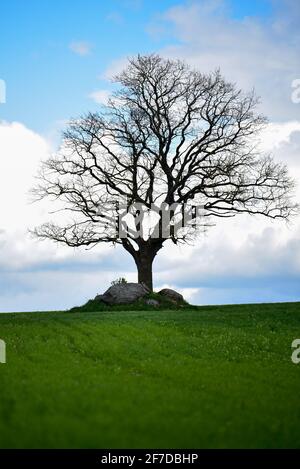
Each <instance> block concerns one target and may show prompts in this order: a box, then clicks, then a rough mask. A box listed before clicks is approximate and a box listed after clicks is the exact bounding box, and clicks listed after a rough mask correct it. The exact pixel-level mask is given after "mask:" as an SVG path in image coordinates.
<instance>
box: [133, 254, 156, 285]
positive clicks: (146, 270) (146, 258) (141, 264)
mask: <svg viewBox="0 0 300 469" xmlns="http://www.w3.org/2000/svg"><path fill="white" fill-rule="evenodd" d="M154 257H155V254H153V253H152V252H151V251H144V250H143V251H140V252H138V254H137V256H136V259H135V263H136V266H137V270H138V282H139V283H144V284H145V285H146V286H147V287H148V288H149V289H150V290H151V291H152V290H153V274H152V265H153V261H154Z"/></svg>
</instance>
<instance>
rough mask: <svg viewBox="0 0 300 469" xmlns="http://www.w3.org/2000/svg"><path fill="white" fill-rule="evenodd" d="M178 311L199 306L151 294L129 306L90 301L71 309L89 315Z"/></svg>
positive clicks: (73, 311) (72, 311)
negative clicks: (120, 312) (109, 312)
mask: <svg viewBox="0 0 300 469" xmlns="http://www.w3.org/2000/svg"><path fill="white" fill-rule="evenodd" d="M146 300H155V301H157V302H158V303H159V305H158V306H153V305H148V304H147V303H146ZM167 309H170V310H176V309H197V306H191V305H189V304H188V303H187V302H186V301H182V302H180V303H177V304H175V303H173V302H172V301H171V300H170V299H168V298H167V297H165V296H163V295H159V294H158V293H155V292H153V293H149V294H148V295H146V296H145V297H144V298H141V299H140V300H138V301H136V302H134V303H131V304H128V305H113V306H109V305H106V304H105V303H104V302H102V301H98V300H89V301H88V302H87V303H86V304H85V305H83V306H75V307H74V308H72V309H70V310H69V312H71V313H88V312H97V311H98V312H101V311H103V312H105V311H107V312H108V311H157V310H167Z"/></svg>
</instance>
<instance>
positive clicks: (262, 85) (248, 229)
mask: <svg viewBox="0 0 300 469" xmlns="http://www.w3.org/2000/svg"><path fill="white" fill-rule="evenodd" d="M2 3H3V4H1V19H2V21H1V30H0V84H1V85H0V161H1V172H0V206H1V219H0V311H2V312H3V311H32V310H47V309H61V308H67V307H71V306H74V305H76V304H82V303H84V302H85V301H86V300H87V299H89V298H90V297H93V296H95V295H96V294H97V293H99V292H102V291H103V290H105V289H106V288H107V287H108V286H109V284H110V282H111V280H113V279H115V278H117V277H119V276H126V277H127V278H128V279H129V280H133V281H135V280H136V273H135V266H134V264H133V261H132V260H131V258H130V257H129V256H128V255H127V254H126V253H123V252H122V250H120V249H119V248H114V247H108V246H99V248H97V249H94V250H90V251H85V250H77V251H74V250H72V249H70V248H65V247H57V246H55V245H53V244H51V243H50V242H49V243H48V242H44V243H40V242H37V241H36V240H33V239H32V238H31V237H30V235H29V234H28V228H30V227H33V226H35V225H36V224H39V223H40V222H41V221H44V220H47V219H49V215H48V210H49V207H47V206H44V205H43V206H41V205H36V204H34V205H32V204H31V203H29V202H30V200H29V196H28V190H29V188H30V187H31V186H32V185H33V181H34V175H35V174H36V171H37V168H38V165H39V162H40V161H41V160H43V159H45V158H47V155H48V154H49V153H51V152H53V151H55V149H56V148H57V145H58V144H59V139H60V132H61V130H62V128H63V127H64V125H65V123H66V122H67V121H68V119H69V118H70V117H75V116H78V115H80V114H82V113H84V112H86V111H88V110H91V111H94V110H97V108H98V106H99V103H101V102H103V101H105V99H106V98H107V96H108V94H109V92H110V90H111V84H110V82H109V78H110V77H111V76H112V75H113V74H114V73H115V72H117V71H119V70H121V69H122V68H123V67H124V65H125V64H126V57H128V56H132V55H135V54H137V53H149V52H158V53H160V54H162V55H163V56H166V57H171V58H181V59H185V60H186V61H187V62H188V63H190V64H191V65H193V66H194V67H197V68H198V69H200V70H201V71H204V72H205V71H211V70H214V69H216V68H217V67H220V68H221V71H222V73H223V74H224V75H225V76H226V78H228V79H230V80H232V81H234V82H236V83H237V84H238V86H239V87H241V88H243V89H245V90H248V89H251V88H253V87H254V88H255V89H256V92H257V93H258V94H259V95H260V96H261V110H262V111H263V112H264V113H265V114H266V115H267V117H268V118H269V125H268V127H267V128H266V130H265V132H264V134H263V135H262V146H263V147H264V149H265V151H267V152H270V153H272V154H273V155H274V158H276V159H278V160H281V161H283V162H285V163H286V164H288V165H289V168H290V171H291V174H292V175H293V176H294V177H295V178H296V180H297V181H299V178H300V158H299V157H300V29H299V22H300V3H299V0H249V1H247V0H245V1H243V2H241V1H240V0H228V1H226V0H207V1H205V0H194V1H180V0H179V1H175V0H165V1H152V0H112V1H110V2H104V1H101V0H85V1H83V0H73V1H72V2H70V1H69V0H43V1H40V0H26V2H24V1H23V0H10V1H9V2H2ZM297 80H298V81H297ZM4 82H5V84H6V95H5V87H4ZM3 101H6V102H5V103H4V102H3ZM296 197H297V198H298V199H300V190H299V188H298V189H297V194H296ZM50 209H51V208H50ZM154 270H155V277H154V281H155V287H156V288H160V287H162V286H170V287H173V288H176V289H178V290H180V291H182V292H183V293H184V294H185V296H186V297H187V298H188V299H189V300H190V301H192V302H194V303H197V304H223V303H248V302H270V301H297V300H298V301H299V300H300V219H299V218H295V219H294V220H292V221H291V222H290V223H289V224H288V225H287V224H286V223H284V222H278V221H277V222H271V221H268V220H265V219H260V218H259V219H256V218H250V217H247V216H243V217H241V218H239V219H237V218H236V219H234V220H230V221H222V222H221V223H219V224H218V225H217V226H216V227H213V228H211V229H210V231H209V232H208V233H207V234H206V235H205V236H203V237H202V238H200V239H199V240H198V242H197V244H195V245H194V246H189V247H180V248H175V247H173V246H167V247H166V248H165V249H164V250H163V251H161V253H160V254H159V257H158V258H157V260H156V262H155V265H154Z"/></svg>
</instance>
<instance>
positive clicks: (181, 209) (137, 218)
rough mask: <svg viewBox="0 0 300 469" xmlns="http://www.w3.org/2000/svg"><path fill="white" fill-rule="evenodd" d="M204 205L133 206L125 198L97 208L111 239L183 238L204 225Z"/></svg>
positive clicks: (162, 204)
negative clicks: (184, 233)
mask: <svg viewBox="0 0 300 469" xmlns="http://www.w3.org/2000/svg"><path fill="white" fill-rule="evenodd" d="M203 213H204V206H203V205H195V204H194V205H192V204H179V203H173V204H168V203H166V202H162V203H160V204H157V203H156V204H154V203H153V204H151V205H150V206H147V205H145V204H143V203H139V202H134V203H130V202H128V201H127V199H126V197H125V198H120V199H119V200H115V201H107V202H105V203H102V204H99V205H98V207H97V212H96V214H97V216H98V217H100V219H101V220H102V223H104V224H105V228H106V229H107V230H109V232H110V236H113V237H117V238H119V239H124V238H128V237H131V238H135V239H136V238H138V237H145V236H146V237H150V238H156V239H157V238H161V237H162V238H179V237H180V236H182V234H183V232H184V231H190V230H196V229H197V228H199V227H200V226H202V225H203V224H204V223H203Z"/></svg>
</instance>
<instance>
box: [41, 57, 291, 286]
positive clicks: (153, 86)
mask: <svg viewBox="0 0 300 469" xmlns="http://www.w3.org/2000/svg"><path fill="white" fill-rule="evenodd" d="M115 81H116V83H118V84H119V86H118V90H117V91H116V92H114V93H113V94H112V97H111V98H110V100H109V102H108V104H107V105H106V106H102V108H101V111H100V112H99V113H94V114H88V115H86V116H84V117H82V118H80V119H78V120H73V121H72V122H71V123H70V125H69V127H68V129H67V131H66V132H65V133H64V139H63V144H62V146H61V149H60V150H59V152H58V153H57V154H56V155H55V156H53V157H51V158H50V159H49V160H48V161H46V162H45V163H44V164H43V166H42V168H41V173H40V182H39V184H38V185H37V187H36V188H35V189H34V191H35V194H36V195H37V197H38V198H39V199H42V198H46V197H52V198H54V199H59V200H60V201H62V203H63V207H64V209H65V210H66V211H71V213H73V215H74V216H72V219H71V220H69V221H68V222H67V221H66V222H65V224H64V226H58V225H56V224H53V223H48V224H44V225H42V226H41V227H39V228H36V229H35V234H36V235H37V236H38V237H39V238H42V239H51V240H54V241H56V242H58V243H65V244H67V245H68V246H73V247H78V246H90V247H92V246H95V245H97V244H98V243H103V242H108V243H111V242H112V243H117V244H121V245H122V246H123V247H124V249H126V251H128V252H129V253H130V254H131V255H132V256H133V259H134V261H135V263H136V266H137V269H138V280H139V282H143V283H145V284H146V285H147V286H148V287H150V288H151V289H152V287H153V281H152V265H153V261H154V259H155V256H156V254H157V253H158V251H159V250H160V249H161V248H162V247H163V245H164V243H165V241H166V240H167V239H171V240H172V241H173V242H174V243H177V242H178V241H183V242H184V241H187V240H188V239H189V236H190V235H191V233H192V232H193V233H194V234H195V233H198V232H199V231H197V229H196V227H195V224H194V223H191V224H190V225H189V226H188V228H187V227H185V228H184V229H183V230H175V229H174V225H176V226H177V227H178V223H179V224H180V223H181V221H182V220H180V215H179V218H178V213H179V212H178V213H177V214H175V210H174V204H175V206H183V205H184V204H191V205H192V206H193V207H198V206H201V207H202V218H201V219H202V226H206V225H209V224H210V220H213V219H214V218H216V217H232V216H235V215H237V214H242V213H248V214H260V215H264V216H266V217H270V218H283V219H287V218H289V216H290V215H291V214H292V213H293V211H294V209H295V205H294V204H293V202H292V199H291V194H292V189H293V181H292V180H291V179H290V178H289V176H288V173H287V169H286V167H285V166H284V165H282V164H278V163H275V162H274V161H273V160H272V158H271V157H270V156H268V155H263V154H261V153H260V152H259V151H258V149H257V139H258V136H259V133H260V131H261V129H262V127H263V126H264V124H265V122H266V120H265V118H264V117H263V116H261V115H259V113H258V112H257V104H258V100H257V98H256V97H255V94H254V92H251V93H248V94H245V93H243V92H242V91H241V90H239V89H237V87H236V86H235V85H233V84H231V83H228V82H227V81H226V80H225V79H224V78H223V77H222V76H221V74H220V72H219V71H217V72H214V73H211V74H202V73H200V72H198V71H195V70H192V69H191V68H190V67H188V66H187V65H186V64H185V63H183V62H181V61H173V60H166V59H164V58H161V57H160V56H158V55H147V56H138V57H135V58H133V59H131V60H130V61H129V64H128V67H127V68H126V69H125V70H124V71H123V72H122V73H121V74H120V75H118V76H117V77H116V78H115ZM122 198H124V199H127V201H128V202H129V205H131V204H140V206H142V207H145V210H146V211H147V210H150V209H151V207H153V206H155V207H156V208H157V207H158V208H157V209H156V210H155V211H156V215H157V216H158V219H157V220H156V222H155V224H154V227H153V230H156V236H151V235H150V236H149V233H148V235H147V236H146V235H145V231H143V229H142V226H143V223H144V220H145V218H144V214H145V213H144V211H143V210H136V211H135V213H134V225H133V227H131V228H129V227H127V228H126V230H125V234H126V235H125V236H121V235H120V230H119V229H118V228H120V227H119V226H118V224H119V223H120V207H119V206H118V203H117V201H118V200H120V199H122ZM162 203H163V204H164V207H167V208H165V209H164V210H165V211H166V210H167V211H168V210H169V215H170V223H169V225H168V226H167V227H166V226H163V223H162V218H163V210H162V209H161V207H162ZM176 204H177V205H176ZM108 207H110V208H108ZM182 213H183V212H182ZM175 215H176V217H177V219H176V221H174V220H175ZM182 217H183V215H182ZM116 228H117V229H116ZM166 228H167V229H166Z"/></svg>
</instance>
